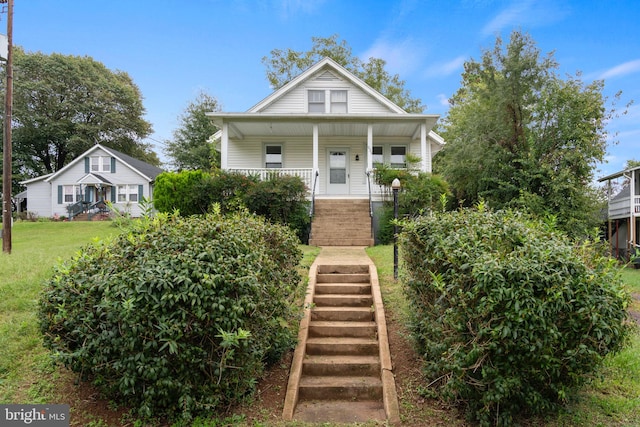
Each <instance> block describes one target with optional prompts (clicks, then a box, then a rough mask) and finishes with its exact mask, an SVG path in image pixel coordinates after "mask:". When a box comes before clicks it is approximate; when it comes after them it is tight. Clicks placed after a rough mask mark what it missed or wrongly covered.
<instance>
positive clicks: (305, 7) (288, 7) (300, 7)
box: [275, 0, 325, 18]
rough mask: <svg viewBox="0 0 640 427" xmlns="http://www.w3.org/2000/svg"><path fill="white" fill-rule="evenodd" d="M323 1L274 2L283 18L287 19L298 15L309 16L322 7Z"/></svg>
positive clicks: (282, 0)
mask: <svg viewBox="0 0 640 427" xmlns="http://www.w3.org/2000/svg"><path fill="white" fill-rule="evenodd" d="M324 2H325V0H276V1H275V3H276V6H277V7H279V9H280V13H281V15H282V16H283V17H284V18H289V17H292V16H295V15H298V14H299V13H303V14H311V13H313V12H315V11H316V10H317V9H319V8H320V6H322V4H323V3H324Z"/></svg>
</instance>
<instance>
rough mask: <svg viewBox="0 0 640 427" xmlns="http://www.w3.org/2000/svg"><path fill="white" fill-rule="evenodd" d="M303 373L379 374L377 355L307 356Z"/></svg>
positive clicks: (338, 374) (315, 374) (316, 374)
mask: <svg viewBox="0 0 640 427" xmlns="http://www.w3.org/2000/svg"><path fill="white" fill-rule="evenodd" d="M302 374H303V375H312V376H320V375H324V376H380V358H379V357H378V356H368V355H365V356H343V355H338V356H325V355H318V356H307V357H306V358H305V360H304V363H303V365H302Z"/></svg>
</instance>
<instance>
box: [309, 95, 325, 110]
mask: <svg viewBox="0 0 640 427" xmlns="http://www.w3.org/2000/svg"><path fill="white" fill-rule="evenodd" d="M309 112H310V113H324V90H310V91H309Z"/></svg>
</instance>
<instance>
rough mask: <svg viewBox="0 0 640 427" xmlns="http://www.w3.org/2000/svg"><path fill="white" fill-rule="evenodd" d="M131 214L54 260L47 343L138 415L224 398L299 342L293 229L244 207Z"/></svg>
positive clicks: (233, 398)
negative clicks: (126, 222) (109, 233)
mask: <svg viewBox="0 0 640 427" xmlns="http://www.w3.org/2000/svg"><path fill="white" fill-rule="evenodd" d="M135 224H137V225H134V227H136V228H135V229H131V230H130V231H129V232H125V233H123V234H121V235H120V236H118V237H117V238H115V239H114V240H113V241H111V242H107V243H101V244H94V245H91V246H88V247H86V248H84V249H83V250H82V251H81V252H80V253H79V255H78V256H77V257H75V258H74V259H73V260H71V261H70V262H67V263H65V264H60V265H59V266H58V267H57V268H56V272H55V274H54V276H53V277H52V278H51V279H50V280H49V281H48V283H47V284H46V287H45V291H44V295H43V297H42V299H41V302H40V310H39V320H40V328H41V331H42V333H43V334H44V344H45V346H46V347H47V348H49V349H50V350H52V352H53V356H54V358H55V360H56V361H58V362H60V363H62V364H64V365H65V366H66V367H68V368H70V369H72V370H73V371H75V372H78V373H80V374H81V375H82V377H83V378H84V379H88V380H91V381H92V382H93V383H94V384H95V385H96V386H98V387H99V388H100V389H101V390H102V391H103V392H105V394H106V395H107V396H109V397H111V398H113V399H115V400H117V401H119V402H124V403H125V404H127V405H129V406H132V407H134V408H136V409H137V412H138V413H139V414H140V415H141V416H161V415H167V416H170V417H171V418H182V419H185V420H187V419H190V418H191V417H192V416H193V415H195V414H196V413H199V412H203V411H206V412H213V411H218V410H225V409H227V408H228V407H229V406H230V405H233V404H235V403H237V402H239V401H241V400H242V399H243V398H244V397H245V396H247V395H249V394H250V393H251V392H252V391H253V390H254V387H255V384H256V381H257V379H258V378H259V377H260V375H261V373H262V372H263V369H264V366H265V364H266V363H269V362H273V361H275V360H278V359H279V357H280V355H281V354H282V353H283V352H284V351H285V350H287V349H290V348H292V347H293V345H294V343H295V337H296V330H297V324H298V320H299V313H298V309H297V308H296V305H295V304H293V300H294V298H295V297H296V290H297V288H298V286H299V284H300V277H299V274H298V273H297V271H296V267H297V265H298V262H299V260H300V252H299V249H298V246H297V245H298V241H297V239H296V238H295V236H294V235H293V234H292V233H291V232H290V231H289V230H288V229H286V228H285V227H282V226H277V225H270V224H268V223H266V222H265V221H264V220H263V219H261V218H259V217H256V216H253V215H249V214H245V213H238V214H234V215H232V216H229V217H226V218H225V217H222V216H220V215H206V216H192V217H189V218H182V217H178V216H168V215H159V216H158V217H157V218H155V219H153V220H145V219H143V220H140V221H139V222H137V223H135Z"/></svg>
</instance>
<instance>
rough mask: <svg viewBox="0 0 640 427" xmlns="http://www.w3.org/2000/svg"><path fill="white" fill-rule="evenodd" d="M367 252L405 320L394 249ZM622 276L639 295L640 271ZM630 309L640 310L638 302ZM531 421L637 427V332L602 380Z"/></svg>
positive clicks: (388, 300)
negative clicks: (561, 407)
mask: <svg viewBox="0 0 640 427" xmlns="http://www.w3.org/2000/svg"><path fill="white" fill-rule="evenodd" d="M367 253H368V255H369V257H371V259H372V260H373V261H374V263H375V264H376V266H377V268H378V275H379V279H380V285H381V290H382V295H383V300H384V304H385V307H387V308H390V309H392V310H393V311H394V312H395V313H398V314H400V316H401V317H402V318H404V319H405V320H406V319H407V318H408V313H409V310H410V307H409V306H408V305H407V302H406V300H405V298H404V297H403V295H402V285H401V284H400V282H399V281H398V282H395V281H394V280H393V247H392V246H376V247H373V248H368V249H367ZM621 274H622V279H623V281H624V283H625V284H626V285H627V287H628V289H629V291H630V292H632V293H636V294H638V293H640V270H634V269H632V268H623V269H622V270H621ZM632 308H633V309H635V310H640V304H639V303H638V300H637V299H636V300H635V301H634V303H633V305H632ZM417 385H419V384H418V382H417V381H416V386H417ZM451 415H452V416H453V417H455V414H454V413H452V414H451ZM532 422H533V424H531V425H536V426H547V427H556V426H558V427H560V426H584V427H587V426H589V427H590V426H638V425H640V330H636V333H635V334H634V335H633V336H632V337H631V340H630V343H629V346H628V347H627V348H626V349H624V350H623V351H621V352H620V353H618V354H615V355H611V356H610V357H608V358H607V359H606V362H605V364H604V366H603V369H602V378H597V379H594V380H593V381H592V382H591V383H590V384H588V385H587V386H585V387H584V388H582V389H581V390H580V391H579V392H578V394H577V395H576V396H575V398H574V399H573V400H572V401H571V402H570V403H569V404H568V405H567V406H566V408H565V410H564V411H563V412H561V413H559V414H553V415H550V416H548V417H546V419H544V420H532Z"/></svg>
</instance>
